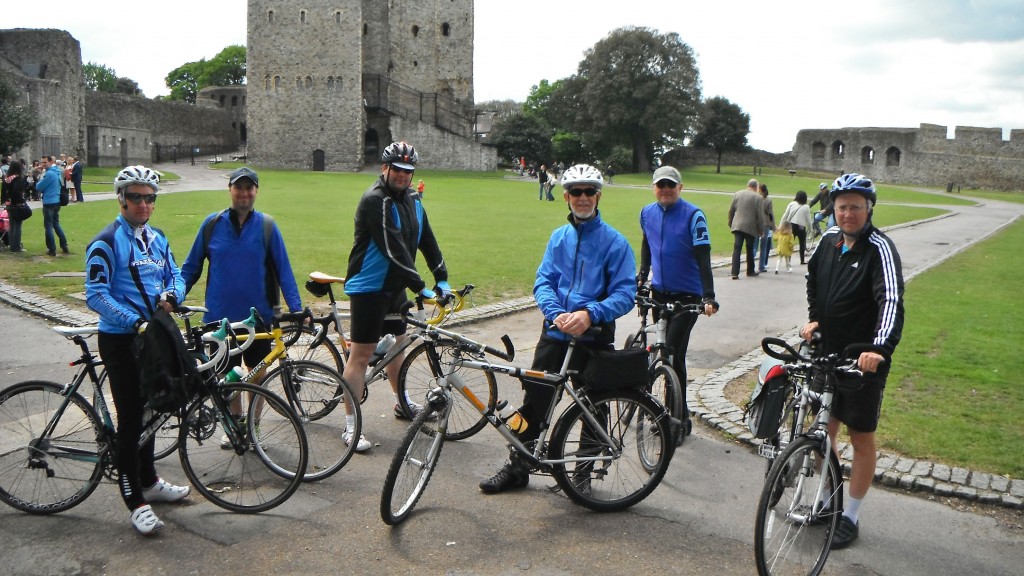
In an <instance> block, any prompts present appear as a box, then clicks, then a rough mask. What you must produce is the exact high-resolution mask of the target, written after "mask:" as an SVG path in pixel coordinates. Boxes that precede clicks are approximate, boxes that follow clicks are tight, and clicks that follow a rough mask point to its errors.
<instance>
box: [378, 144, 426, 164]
mask: <svg viewBox="0 0 1024 576" xmlns="http://www.w3.org/2000/svg"><path fill="white" fill-rule="evenodd" d="M419 159H420V156H419V154H417V153H416V149H415V148H413V147H412V144H407V143H405V142H392V143H391V144H388V147H387V148H385V149H384V153H383V154H381V155H380V161H381V162H382V163H384V164H390V165H392V166H394V167H396V168H402V169H404V170H415V169H416V162H417V161H418V160H419Z"/></svg>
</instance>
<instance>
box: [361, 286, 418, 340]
mask: <svg viewBox="0 0 1024 576" xmlns="http://www.w3.org/2000/svg"><path fill="white" fill-rule="evenodd" d="M348 299H349V311H350V314H351V316H352V320H351V321H350V324H349V338H350V339H351V340H352V342H356V343H359V344H376V343H377V341H378V340H380V337H381V336H383V335H384V334H394V335H395V336H401V335H402V334H405V321H404V320H385V319H384V317H385V316H387V315H388V314H400V313H401V312H402V310H403V308H404V307H405V303H406V302H408V300H407V299H406V297H405V291H404V290H401V291H396V292H394V293H391V292H371V293H369V294H350V295H349V297H348Z"/></svg>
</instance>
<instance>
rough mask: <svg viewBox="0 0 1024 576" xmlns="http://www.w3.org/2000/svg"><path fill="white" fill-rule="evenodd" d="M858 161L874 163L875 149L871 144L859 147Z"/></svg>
mask: <svg viewBox="0 0 1024 576" xmlns="http://www.w3.org/2000/svg"><path fill="white" fill-rule="evenodd" d="M860 163H861V164H874V163H875V149H874V148H872V147H871V146H865V147H863V148H861V149H860Z"/></svg>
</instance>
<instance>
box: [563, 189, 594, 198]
mask: <svg viewBox="0 0 1024 576" xmlns="http://www.w3.org/2000/svg"><path fill="white" fill-rule="evenodd" d="M581 194H586V196H587V198H591V197H593V196H594V195H595V194H597V188H570V189H569V196H572V197H573V198H579V197H580V195H581Z"/></svg>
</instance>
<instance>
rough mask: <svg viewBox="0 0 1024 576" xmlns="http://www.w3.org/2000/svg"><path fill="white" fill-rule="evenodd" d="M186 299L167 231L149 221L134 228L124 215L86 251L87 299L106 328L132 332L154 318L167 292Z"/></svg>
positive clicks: (93, 240) (107, 331)
mask: <svg viewBox="0 0 1024 576" xmlns="http://www.w3.org/2000/svg"><path fill="white" fill-rule="evenodd" d="M165 292H166V293H168V294H169V295H171V296H173V297H174V299H175V301H177V302H181V301H183V300H184V299H185V282H184V281H183V280H182V279H181V270H179V269H178V265H177V264H175V263H174V255H173V254H171V248H170V245H168V243H167V237H166V236H164V233H163V232H162V231H161V230H159V229H157V228H152V227H151V226H149V225H148V224H144V225H142V226H139V227H137V228H133V227H132V226H131V225H130V224H128V221H127V220H125V219H124V217H123V216H118V217H117V219H116V220H114V221H113V222H112V223H111V224H110V225H109V226H107V227H106V228H104V229H103V231H102V232H100V233H99V234H97V235H96V237H95V238H93V239H92V241H91V242H90V243H89V248H88V250H86V254H85V300H86V303H87V304H88V305H89V308H90V309H92V310H93V311H95V312H96V313H97V314H99V315H100V326H99V328H100V332H104V333H110V334H130V333H132V332H133V331H134V326H135V322H136V321H138V320H139V319H142V320H143V321H148V320H149V318H150V317H151V316H152V315H153V311H154V310H155V308H156V306H157V304H158V303H159V302H160V296H161V295H162V294H164V293H165Z"/></svg>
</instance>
